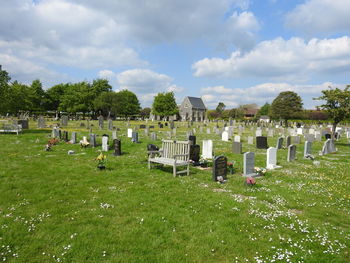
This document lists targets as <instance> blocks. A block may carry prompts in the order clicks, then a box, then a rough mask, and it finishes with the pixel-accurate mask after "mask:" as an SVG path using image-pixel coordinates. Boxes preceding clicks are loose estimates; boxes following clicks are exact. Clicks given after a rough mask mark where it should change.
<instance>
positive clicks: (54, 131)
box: [51, 127, 59, 138]
mask: <svg viewBox="0 0 350 263" xmlns="http://www.w3.org/2000/svg"><path fill="white" fill-rule="evenodd" d="M58 131H59V128H57V127H53V128H52V134H51V137H52V138H59V132H58Z"/></svg>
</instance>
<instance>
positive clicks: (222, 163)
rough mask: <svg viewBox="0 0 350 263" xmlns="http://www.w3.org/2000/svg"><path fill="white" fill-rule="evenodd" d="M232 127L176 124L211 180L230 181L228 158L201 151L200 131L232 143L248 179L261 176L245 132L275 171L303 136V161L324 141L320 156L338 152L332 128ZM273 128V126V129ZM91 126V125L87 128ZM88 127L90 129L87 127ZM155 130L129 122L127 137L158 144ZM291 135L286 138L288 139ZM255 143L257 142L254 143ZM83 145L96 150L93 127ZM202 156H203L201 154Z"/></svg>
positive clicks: (172, 134)
mask: <svg viewBox="0 0 350 263" xmlns="http://www.w3.org/2000/svg"><path fill="white" fill-rule="evenodd" d="M230 124H232V126H227V123H224V125H223V127H222V128H220V127H219V122H216V125H215V126H214V127H213V128H211V127H209V126H208V125H206V123H204V124H203V123H202V124H200V125H198V124H197V126H196V128H195V127H193V126H194V124H193V123H192V122H188V123H177V125H181V126H185V128H187V131H186V132H185V133H186V138H187V140H189V141H190V160H191V161H192V163H193V164H194V165H198V164H199V160H200V158H201V157H202V158H203V159H207V160H212V161H213V170H212V178H213V180H214V181H222V180H226V178H227V158H226V157H225V156H214V153H213V147H214V144H213V140H202V151H201V147H200V145H198V144H197V143H196V136H195V135H194V134H196V132H197V129H198V131H199V133H201V134H206V135H210V134H212V132H213V134H214V135H217V136H218V138H217V139H218V140H219V138H221V141H223V142H229V141H230V140H232V153H234V154H243V174H242V175H243V176H245V177H256V176H258V175H259V174H257V173H256V171H255V153H254V152H252V151H251V149H249V151H248V152H245V153H243V150H242V149H243V143H242V141H241V138H242V136H243V133H244V132H245V131H247V130H248V131H249V129H250V133H251V134H254V133H255V137H253V136H247V137H246V139H247V145H248V146H250V145H254V144H255V147H256V149H266V169H269V170H270V169H271V170H272V169H276V168H282V167H281V166H279V165H278V164H277V154H278V150H279V149H282V148H285V149H287V158H286V159H287V161H288V162H293V161H295V160H296V153H297V145H299V144H300V143H301V138H302V136H303V137H304V140H305V142H304V153H303V156H304V158H309V159H313V158H314V157H313V156H312V153H313V151H312V144H313V142H315V141H318V142H320V141H322V138H324V139H325V142H324V144H323V147H322V150H321V151H320V153H319V154H320V155H325V154H329V153H334V152H336V148H335V142H334V140H333V139H332V138H331V134H330V129H329V127H322V126H320V127H316V126H311V128H309V129H307V128H302V127H295V128H282V127H281V126H280V125H278V124H270V125H266V126H264V125H263V126H258V125H257V124H254V123H248V124H239V125H236V122H235V121H232V120H231V121H230ZM61 125H62V126H67V125H68V118H63V119H62V120H61ZM273 125H274V127H273ZM44 126H45V120H43V118H39V119H38V127H39V128H41V127H44ZM88 126H89V125H88ZM98 126H99V129H100V130H102V129H103V128H104V118H103V117H102V116H101V117H99V118H98ZM107 127H108V130H110V131H112V146H111V147H112V149H113V150H114V153H113V154H114V155H115V156H119V155H121V154H122V151H121V140H120V139H118V138H117V131H120V130H119V129H116V127H114V126H113V122H112V120H108V125H107ZM164 127H167V128H170V130H168V131H164V132H162V133H163V138H164V137H165V138H168V139H172V138H173V139H176V136H177V127H176V126H175V123H174V122H173V121H172V122H169V123H168V122H166V123H164V124H163V123H161V122H158V128H159V129H163V128H164ZM87 128H89V127H87ZM154 128H155V125H145V124H141V125H138V126H135V127H134V128H133V129H132V128H130V123H129V122H128V123H127V134H126V135H127V137H128V138H131V141H132V142H133V143H139V130H144V135H145V136H147V137H148V138H150V139H151V140H153V141H157V133H156V132H155V131H152V130H153V129H154ZM234 131H236V134H234ZM263 133H265V134H267V136H263ZM343 133H345V134H346V137H347V138H348V139H349V138H350V129H349V128H347V129H346V130H345V129H343V128H340V127H339V128H338V129H337V133H336V137H335V140H339V139H340V137H341V136H342V135H343ZM277 134H278V135H279V137H278V138H277V141H276V145H275V146H273V147H269V145H268V137H275V135H277ZM286 134H288V135H287V136H285V135H286ZM52 137H53V138H60V139H61V140H63V141H65V142H70V143H72V144H75V143H78V140H77V132H72V133H71V138H70V140H69V138H68V132H67V131H61V129H60V128H58V127H54V128H53V130H52ZM254 141H255V143H254ZM80 143H81V144H82V145H85V146H90V147H97V143H96V135H95V134H93V133H91V128H90V134H89V140H88V139H87V136H84V137H83V139H82V140H81V141H80ZM249 148H250V147H249ZM102 151H105V152H106V151H109V135H107V134H104V135H102ZM201 153H202V154H201Z"/></svg>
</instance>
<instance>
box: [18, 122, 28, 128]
mask: <svg viewBox="0 0 350 263" xmlns="http://www.w3.org/2000/svg"><path fill="white" fill-rule="evenodd" d="M17 124H18V125H21V127H22V129H23V130H26V129H29V122H28V120H18V121H17Z"/></svg>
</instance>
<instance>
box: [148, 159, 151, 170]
mask: <svg viewBox="0 0 350 263" xmlns="http://www.w3.org/2000/svg"><path fill="white" fill-rule="evenodd" d="M148 169H149V170H151V161H150V160H148Z"/></svg>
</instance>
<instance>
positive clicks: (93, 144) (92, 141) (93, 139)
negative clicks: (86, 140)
mask: <svg viewBox="0 0 350 263" xmlns="http://www.w3.org/2000/svg"><path fill="white" fill-rule="evenodd" d="M90 145H91V147H96V146H97V143H96V134H90Z"/></svg>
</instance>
